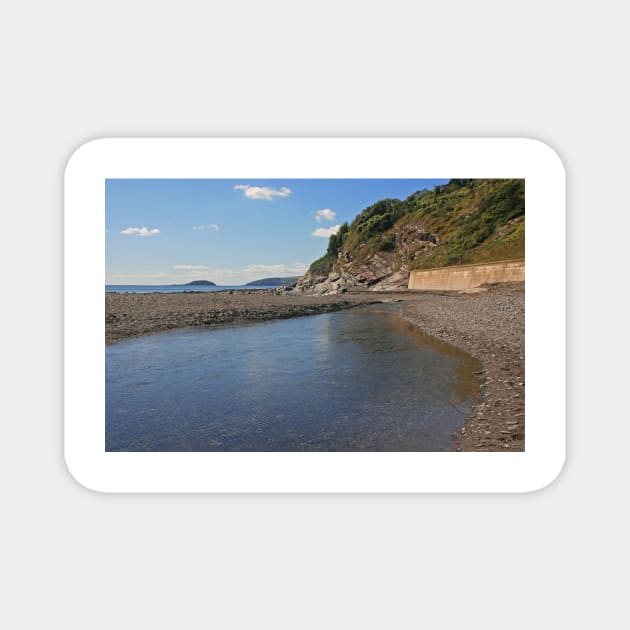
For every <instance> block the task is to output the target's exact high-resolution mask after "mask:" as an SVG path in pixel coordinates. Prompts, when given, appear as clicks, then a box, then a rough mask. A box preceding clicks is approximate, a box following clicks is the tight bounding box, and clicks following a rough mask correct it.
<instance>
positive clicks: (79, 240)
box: [64, 138, 566, 492]
mask: <svg viewBox="0 0 630 630" xmlns="http://www.w3.org/2000/svg"><path fill="white" fill-rule="evenodd" d="M454 177H462V178H464V177H471V178H485V177H492V178H507V177H509V178H512V177H514V178H524V179H525V186H526V201H525V203H526V214H527V224H526V277H527V280H526V282H527V290H526V339H525V347H526V450H525V452H524V453H485V452H475V453H107V452H105V450H104V449H105V447H104V443H105V439H104V436H105V361H104V338H105V324H104V310H105V296H104V290H103V289H104V286H103V285H104V279H105V239H104V236H105V180H106V179H108V178H210V179H213V178H242V179H266V178H274V179H278V178H286V179H295V178H312V179H316V178H343V179H345V178H365V179H369V178H454ZM565 188H566V186H565V172H564V168H563V165H562V162H561V161H560V159H559V157H558V155H557V154H556V153H555V152H554V151H553V150H552V149H550V148H549V147H548V146H547V145H545V144H543V143H542V142H539V141H536V140H530V139H524V138H194V139H191V138H110V139H99V140H93V141H90V142H88V143H86V144H84V145H82V146H81V147H80V148H79V149H78V150H77V151H75V153H74V154H73V155H72V156H71V158H70V160H69V162H68V165H67V167H66V172H65V291H64V292H65V295H64V298H65V384H64V386H65V459H66V463H67V466H68V468H69V470H70V472H71V474H72V475H73V476H74V478H75V479H76V480H77V481H78V482H79V483H81V484H82V485H84V486H86V487H87V488H90V489H93V490H98V491H103V492H527V491H532V490H537V489H540V488H543V487H545V486H546V485H548V484H549V483H551V482H552V481H553V480H554V479H555V478H556V477H557V475H558V474H559V473H560V470H561V469H562V466H563V464H564V460H565V442H566V439H565V413H566V408H565V390H566V385H565V383H566V364H565V335H566V325H565V293H566V280H565V277H566V270H565V249H566V242H565V240H566V239H565Z"/></svg>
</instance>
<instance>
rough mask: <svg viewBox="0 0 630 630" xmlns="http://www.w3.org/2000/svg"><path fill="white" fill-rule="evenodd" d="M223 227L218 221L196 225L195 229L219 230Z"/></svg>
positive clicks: (199, 230)
mask: <svg viewBox="0 0 630 630" xmlns="http://www.w3.org/2000/svg"><path fill="white" fill-rule="evenodd" d="M220 229H221V228H220V227H219V226H218V225H217V224H216V223H208V224H207V225H196V226H195V227H193V230H195V231H197V232H201V231H202V230H215V231H217V232H218V231H219V230H220Z"/></svg>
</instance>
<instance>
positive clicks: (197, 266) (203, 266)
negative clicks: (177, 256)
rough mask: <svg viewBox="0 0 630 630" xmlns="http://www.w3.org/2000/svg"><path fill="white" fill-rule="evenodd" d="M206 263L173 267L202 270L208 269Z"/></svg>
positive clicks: (174, 266) (175, 267)
mask: <svg viewBox="0 0 630 630" xmlns="http://www.w3.org/2000/svg"><path fill="white" fill-rule="evenodd" d="M207 268H208V267H206V265H173V269H181V270H185V271H201V270H203V269H207Z"/></svg>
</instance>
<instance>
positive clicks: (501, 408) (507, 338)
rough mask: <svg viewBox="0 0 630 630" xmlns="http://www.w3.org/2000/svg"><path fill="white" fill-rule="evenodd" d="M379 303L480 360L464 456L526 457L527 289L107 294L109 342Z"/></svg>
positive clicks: (464, 435)
mask: <svg viewBox="0 0 630 630" xmlns="http://www.w3.org/2000/svg"><path fill="white" fill-rule="evenodd" d="M378 301H386V302H392V301H393V302H398V307H399V309H400V310H399V312H400V315H401V317H403V318H404V319H406V320H407V321H410V322H412V323H414V324H415V325H417V326H418V327H419V328H420V329H421V330H423V331H424V332H425V333H427V334H429V335H431V336H432V337H435V338H437V339H440V340H442V341H445V342H447V343H449V344H451V345H453V346H455V347H457V348H459V349H460V350H463V351H465V352H467V353H468V354H470V355H472V356H473V357H475V358H476V359H479V360H480V361H481V364H482V370H481V371H480V373H479V374H478V376H479V379H480V386H481V398H480V401H479V403H478V404H476V405H475V406H474V408H473V409H472V412H471V414H470V415H469V417H468V419H467V420H466V423H465V425H464V427H463V428H462V430H461V436H459V440H458V441H459V443H460V447H459V448H460V450H462V451H502V452H506V451H522V450H524V448H525V290H524V284H523V283H514V284H510V285H499V286H496V287H490V288H489V289H488V290H487V291H482V292H478V293H469V294H462V293H446V292H445V293H437V292H419V291H400V292H381V293H377V292H374V291H362V292H348V293H343V294H340V295H324V296H314V295H305V294H303V293H293V292H291V291H283V290H279V291H276V290H255V291H254V290H253V291H213V292H190V293H188V292H187V293H107V294H106V296H105V340H106V343H108V344H109V343H115V342H116V341H120V340H122V339H127V338H130V337H139V336H143V335H150V334H155V333H160V332H165V331H168V330H172V329H175V328H184V327H189V326H219V325H223V324H228V323H242V322H256V321H265V320H270V319H284V318H288V317H298V316H303V315H314V314H317V313H328V312H332V311H338V310H342V309H348V308H354V307H357V306H360V305H363V304H370V303H374V302H378Z"/></svg>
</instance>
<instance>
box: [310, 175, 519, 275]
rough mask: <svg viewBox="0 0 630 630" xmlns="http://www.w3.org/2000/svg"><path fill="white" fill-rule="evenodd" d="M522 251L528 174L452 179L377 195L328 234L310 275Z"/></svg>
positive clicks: (466, 260) (507, 255) (497, 256)
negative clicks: (402, 194) (397, 194)
mask: <svg viewBox="0 0 630 630" xmlns="http://www.w3.org/2000/svg"><path fill="white" fill-rule="evenodd" d="M524 256H525V180H523V179H452V180H451V181H450V182H449V183H448V184H446V185H444V186H436V187H435V188H434V189H433V190H422V191H418V192H416V193H414V194H413V195H411V196H410V197H408V198H407V199H405V200H404V201H400V200H398V199H382V200H381V201H378V202H376V203H375V204H373V205H371V206H369V207H368V208H366V209H365V210H363V212H361V213H360V214H359V215H358V216H357V217H356V218H355V219H354V220H353V221H352V223H350V224H349V225H348V224H347V223H346V224H344V225H342V227H341V229H340V230H339V232H338V233H337V234H336V235H333V236H331V237H330V240H329V243H328V249H327V252H326V254H325V255H324V256H322V258H320V259H318V260H316V261H315V262H313V264H312V265H311V267H310V269H309V273H310V275H313V276H324V275H327V274H329V273H330V272H332V271H343V270H345V269H346V268H357V267H358V266H361V265H368V266H369V265H371V264H372V263H373V261H374V260H378V261H379V263H380V262H381V261H383V262H385V261H386V263H387V265H389V267H390V268H391V269H392V270H399V269H405V270H412V269H423V268H428V267H441V266H448V265H459V264H465V263H477V262H491V261H496V260H508V259H514V258H523V257H524Z"/></svg>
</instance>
